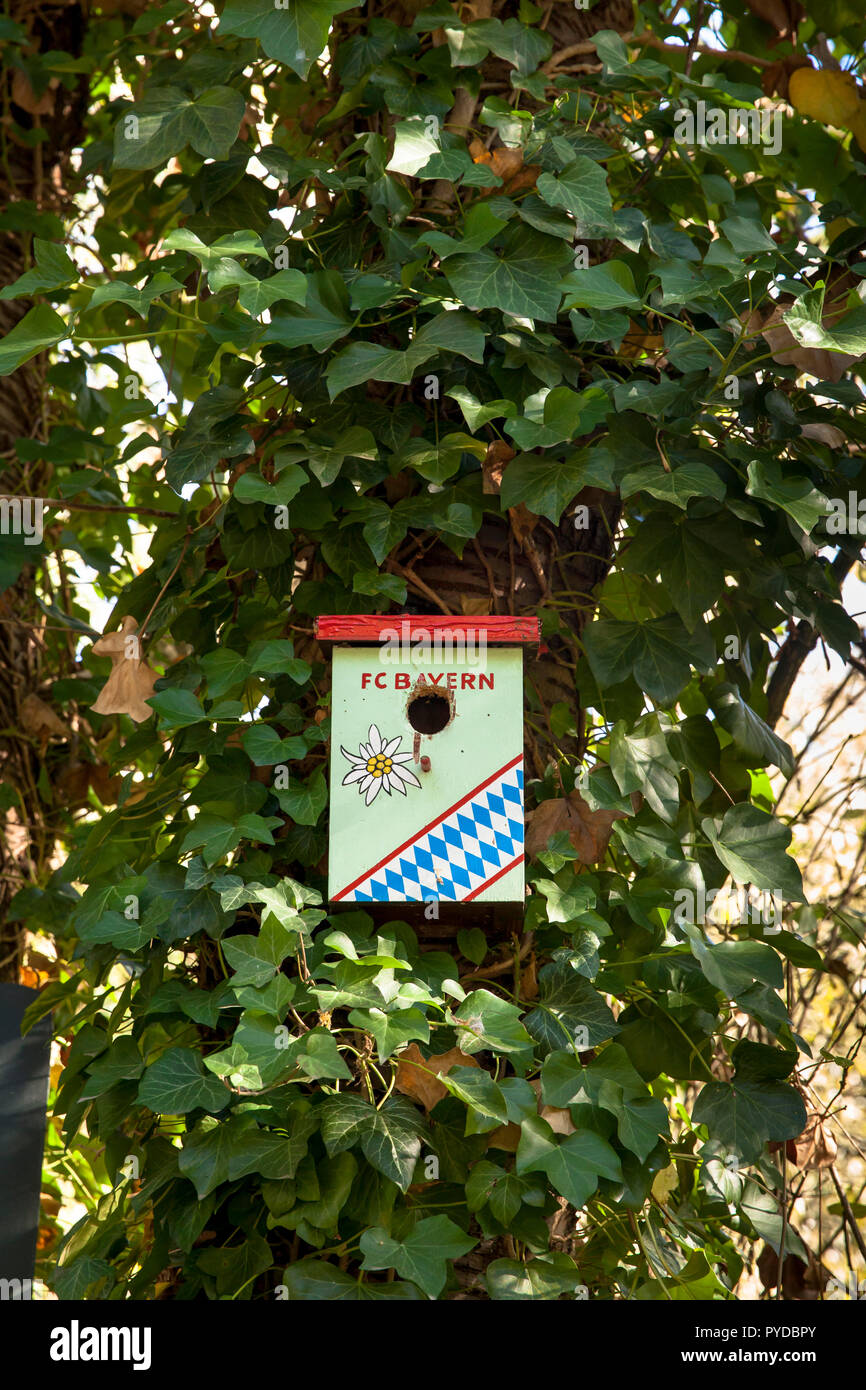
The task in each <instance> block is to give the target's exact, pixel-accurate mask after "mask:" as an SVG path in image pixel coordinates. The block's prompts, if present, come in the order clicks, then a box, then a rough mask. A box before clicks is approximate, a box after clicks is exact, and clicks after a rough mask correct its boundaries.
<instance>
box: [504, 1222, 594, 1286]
mask: <svg viewBox="0 0 866 1390" xmlns="http://www.w3.org/2000/svg"><path fill="white" fill-rule="evenodd" d="M503 1224H506V1223H503ZM484 1277H485V1280H486V1282H487V1291H488V1293H489V1294H490V1297H491V1299H494V1300H495V1301H497V1302H502V1301H513V1300H515V1299H526V1298H532V1299H540V1298H543V1299H547V1300H550V1299H555V1298H558V1297H559V1295H560V1294H572V1295H573V1294H574V1293H575V1291H576V1290H577V1289H579V1288H581V1287H583V1285H582V1280H581V1274H580V1271H579V1269H578V1268H577V1265H576V1264H575V1263H574V1260H573V1259H572V1258H571V1256H570V1255H566V1254H564V1253H563V1252H562V1251H561V1250H553V1251H551V1252H550V1253H549V1254H547V1255H542V1256H541V1257H540V1258H539V1259H536V1260H528V1261H527V1262H526V1264H524V1263H522V1261H520V1260H493V1261H492V1262H491V1263H490V1264H489V1265H488V1266H487V1270H486V1272H485V1276H484Z"/></svg>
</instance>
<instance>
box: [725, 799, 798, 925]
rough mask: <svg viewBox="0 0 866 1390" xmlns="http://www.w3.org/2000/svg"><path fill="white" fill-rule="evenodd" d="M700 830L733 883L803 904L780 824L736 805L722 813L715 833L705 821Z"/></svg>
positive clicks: (754, 808) (755, 810)
mask: <svg viewBox="0 0 866 1390" xmlns="http://www.w3.org/2000/svg"><path fill="white" fill-rule="evenodd" d="M701 828H702V829H703V832H704V834H705V835H706V836H707V838H708V839H709V841H710V843H711V844H712V846H713V849H714V850H715V851H716V854H717V855H718V857H719V859H720V860H721V861H722V863H723V864H724V866H725V868H726V869H727V870H728V872H729V873H730V874H732V875H733V877H734V880H735V882H737V883H744V884H745V883H751V884H753V885H754V886H755V887H756V888H760V889H763V890H764V891H767V890H769V891H770V892H774V893H776V892H777V893H780V894H781V895H782V896H783V897H785V898H787V899H788V900H789V901H791V902H804V901H805V899H804V897H803V880H802V877H801V874H800V870H799V868H798V866H797V863H796V861H795V860H794V859H792V858H791V856H790V855H788V854H786V853H785V851H786V849H787V847H788V845H789V844H790V843H791V831H790V830H789V829H788V827H787V826H786V825H783V823H782V822H781V821H780V820H776V819H775V818H774V817H773V816H769V815H767V813H766V811H761V810H760V809H759V808H758V807H757V806H752V805H751V803H750V802H740V803H739V804H738V805H736V806H731V807H729V809H728V810H727V811H726V812H725V814H724V817H723V819H722V824H721V828H720V829H719V830H717V829H716V826H715V822H714V821H712V820H710V819H709V818H707V819H706V820H703V821H702V822H701Z"/></svg>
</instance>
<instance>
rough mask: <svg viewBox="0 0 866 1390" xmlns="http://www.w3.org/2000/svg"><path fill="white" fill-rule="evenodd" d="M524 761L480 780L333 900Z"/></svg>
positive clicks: (516, 760)
mask: <svg viewBox="0 0 866 1390" xmlns="http://www.w3.org/2000/svg"><path fill="white" fill-rule="evenodd" d="M522 761H523V754H522V753H518V755H517V757H516V758H512V759H511V762H510V763H506V764H505V766H504V767H500V768H499V770H498V771H497V772H494V773H492V774H491V775H490V776H489V777H487V778H485V780H484V781H483V782H479V784H478V786H477V787H473V788H472V791H471V792H467V793H466V795H465V796H462V797H461V798H460V800H459V801H455V803H454V805H453V806H449V807H448V810H447V811H443V812H442V814H441V816H437V817H436V819H435V820H431V822H430V824H429V825H425V826H423V827H422V829H421V830H418V831H416V833H415V834H414V835H412V836H410V838H409V839H408V840H405V841H404V843H403V844H402V845H400V846H398V848H397V849H394V850H392V851H391V853H390V854H386V855H385V857H384V859H380V860H379V862H378V864H374V865H373V867H372V869H366V870H365V871H364V873H362V874H359V876H358V877H357V878H355V879H353V880H352V882H351V883H347V884H346V887H345V888H341V889H340V891H339V893H335V894H334V896H333V897H332V898H331V902H332V903H336V902H339V901H340V898H344V897H345V896H346V894H347V893H351V891H352V889H353V888H357V886H358V884H359V883H363V882H364V879H365V878H372V877H373V875H374V874H377V873H378V872H379V870H380V869H383V868H384V867H385V865H386V864H390V862H391V860H392V859H396V858H397V855H398V854H402V853H403V851H404V850H407V849H408V848H409V846H410V845H414V844H415V842H416V841H417V840H420V839H421V836H422V835H426V834H427V831H428V830H435V828H436V826H437V825H441V823H442V821H444V820H447V819H448V817H449V816H450V815H453V813H454V812H455V811H459V810H460V807H461V806H465V805H466V802H467V801H471V800H472V798H473V796H477V795H478V793H479V792H483V791H484V788H485V787H489V786H490V783H491V782H495V781H496V780H497V778H499V777H502V776H504V774H505V773H506V772H510V771H511V769H512V768H513V767H516V766H517V764H518V763H519V762H522ZM497 877H498V875H497ZM489 881H490V882H492V881H493V880H492V879H491V880H489ZM482 887H486V885H485V884H482ZM476 891H477V892H480V891H481V890H480V889H476ZM461 901H463V900H461Z"/></svg>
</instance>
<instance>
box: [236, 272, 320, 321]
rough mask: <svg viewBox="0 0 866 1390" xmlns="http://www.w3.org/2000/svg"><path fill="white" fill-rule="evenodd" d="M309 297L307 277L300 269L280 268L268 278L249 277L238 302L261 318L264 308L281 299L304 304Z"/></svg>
mask: <svg viewBox="0 0 866 1390" xmlns="http://www.w3.org/2000/svg"><path fill="white" fill-rule="evenodd" d="M306 297H307V277H306V275H303V274H302V273H301V271H300V270H278V271H277V273H276V275H271V276H269V277H268V279H267V280H255V279H248V280H246V281H245V283H243V284H242V285H241V287H240V292H239V294H238V302H239V303H240V306H241V308H242V309H246V311H247V313H248V314H252V315H253V317H254V318H259V317H260V316H261V314H262V311H263V310H264V309H270V307H271V305H272V304H278V303H279V302H280V301H281V300H289V301H290V302H291V303H292V304H303V303H304V301H305V299H306Z"/></svg>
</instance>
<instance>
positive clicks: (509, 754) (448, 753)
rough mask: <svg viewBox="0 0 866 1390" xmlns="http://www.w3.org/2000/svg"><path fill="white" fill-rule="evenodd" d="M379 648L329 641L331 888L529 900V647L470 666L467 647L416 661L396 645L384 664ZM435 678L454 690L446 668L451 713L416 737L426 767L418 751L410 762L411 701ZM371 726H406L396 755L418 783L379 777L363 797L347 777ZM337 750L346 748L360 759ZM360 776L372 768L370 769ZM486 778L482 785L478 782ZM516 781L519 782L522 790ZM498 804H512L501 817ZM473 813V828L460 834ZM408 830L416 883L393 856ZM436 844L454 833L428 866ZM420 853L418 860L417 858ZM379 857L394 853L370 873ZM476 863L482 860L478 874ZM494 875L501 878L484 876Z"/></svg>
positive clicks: (338, 892) (383, 897) (389, 735)
mask: <svg viewBox="0 0 866 1390" xmlns="http://www.w3.org/2000/svg"><path fill="white" fill-rule="evenodd" d="M382 652H383V649H382V648H380V647H337V648H335V649H334V654H333V684H332V697H331V698H332V723H331V788H330V855H329V885H328V886H329V895H330V898H331V899H332V900H334V899H339V900H340V901H347V902H350V901H360V902H363V901H375V900H377V898H378V900H380V901H389V902H406V901H430V900H431V899H435V900H437V901H442V902H446V901H447V902H452V901H455V899H456V900H461V899H468V898H470V897H471V900H472V901H476V902H485V901H486V902H522V901H523V896H524V881H523V796H522V766H523V763H522V753H523V652H522V649H520V648H513V647H507V648H496V649H494V650H493V651H490V650H488V651H487V653H485V654H484V658H483V664H482V663H481V662H479V664H478V665H470V664H469V663H468V662H467V661H466V658H465V657H464V658H463V660H462V661H461V662H456V661H455V660H454V657H453V656H452V657H450V658H449V656H448V654H447V653H440V654H438V655H437V654H434V655H432V656H430V657H425V659H424V661H423V664H421V665H417V664H413V662H412V659H411V655H410V654H407V656H406V657H405V658H400V657H399V656H398V655H397V654H396V653H394V654H393V657H392V660H391V661H390V662H389V663H387V664H386V663H384V662H383V661H382V660H381V656H382ZM388 654H389V655H392V654H391V653H388ZM422 677H423V678H424V679H423V680H422V679H421V678H422ZM435 677H439V678H440V679H439V688H440V689H448V686H449V678H450V694H451V695H452V696H453V716H452V718H451V720H450V723H449V724H448V725H447V727H446V728H444V729H442V730H441V731H440V732H438V733H435V734H429V735H428V734H422V735H421V736H420V746H419V749H418V756H419V759H420V758H421V757H424V756H425V755H426V756H427V757H429V759H430V771H429V772H423V771H422V770H421V767H420V762H418V763H416V762H415V761H414V752H415V748H414V741H415V738H416V732H415V730H414V729H413V727H412V725H411V724H410V722H409V718H408V715H407V705H408V703H409V700H410V697H411V696H412V695H413V694H415V693H416V692H417V691H419V690H424V689H431V688H433V687H434V686H435V684H436V682H435V679H434V678H435ZM482 677H483V680H482ZM377 681H378V685H377ZM407 681H408V683H409V684H408V688H407ZM491 684H492V688H490V687H491ZM371 725H373V726H375V728H376V729H377V730H378V733H379V736H380V738H381V740H382V743H383V744H388V743H389V742H390V741H391V740H393V739H394V738H396V737H398V736H399V738H400V744H399V746H398V747H396V748H394V749H393V750H392V751H393V753H394V754H395V755H397V756H399V755H400V754H402V753H409V754H410V755H413V757H412V758H410V760H409V761H408V762H405V763H402V764H398V765H397V766H398V767H399V766H402V767H404V768H406V769H408V771H409V772H411V773H413V774H414V776H415V777H416V778H417V780H418V782H419V783H420V786H414V785H411V784H410V785H406V784H405V783H404V785H405V786H406V793H405V795H401V794H400V793H399V792H398V791H397V790H396V789H392V791H391V792H390V794H388V792H387V791H386V790H385V786H384V784H381V785H380V787H379V790H378V792H377V793H376V795H375V796H374V798H373V800H372V801H371V803H370V804H369V805H368V804H367V802H366V796H367V793H366V792H362V791H360V790H359V787H360V785H361V784H360V781H357V780H356V781H355V782H353V783H349V784H348V785H346V784H345V783H344V779H345V778H346V776H347V775H348V774H350V773H351V772H352V770H353V767H354V766H356V765H358V764H360V762H361V761H362V760H366V755H365V754H364V752H363V751H362V749H361V745H362V744H363V745H365V746H366V747H371V746H372V744H371V733H370V727H371ZM341 749H345V750H346V752H347V753H351V754H352V755H353V756H354V758H355V759H356V763H355V764H353V763H352V762H351V761H350V760H349V759H348V758H347V757H346V756H345V754H344V752H342V751H341ZM515 760H516V761H515ZM508 764H512V765H513V766H512V767H511V769H510V770H508V771H506V772H505V773H504V774H503V773H502V769H503V768H505V767H506V766H507V765H508ZM497 774H501V776H497ZM363 775H364V776H366V775H367V772H366V768H364V771H363ZM489 779H492V780H489ZM486 782H487V783H488V786H487V788H482V784H484V783H486ZM515 783H518V784H519V785H520V787H521V790H520V795H519V801H518V799H517V793H516V789H515ZM479 788H481V790H478V791H477V792H476V789H479ZM472 792H476V795H475V796H474V797H471V798H470V799H469V801H468V802H467V803H466V805H465V806H464V807H463V808H461V810H460V814H461V815H462V817H463V819H462V821H460V820H457V819H456V817H457V816H458V812H457V811H456V810H453V809H452V808H455V806H456V805H457V803H459V802H461V801H463V799H464V798H466V797H467V795H468V794H469V793H472ZM500 792H501V793H502V796H501V797H500V795H499V793H500ZM509 798H511V799H509ZM500 804H502V805H504V806H505V815H504V817H503V815H500V813H499V806H500ZM446 812H451V815H450V816H448V817H446V820H445V822H441V821H440V826H439V827H438V828H437V827H435V826H434V827H433V829H432V830H431V831H430V832H429V835H430V836H432V837H433V839H432V841H430V840H429V839H428V838H426V837H425V838H423V839H418V837H419V836H420V835H421V833H422V832H423V831H424V830H425V827H430V826H431V823H433V822H436V821H437V820H440V818H441V817H443V815H444V814H445V813H446ZM488 821H490V825H488V824H487V822H488ZM470 823H471V825H472V826H473V827H474V829H472V830H469V831H467V832H466V833H464V829H465V827H466V826H467V825H468V824H470ZM446 830H447V831H448V832H449V834H450V836H451V838H452V839H454V838H457V840H458V841H460V840H461V837H462V853H461V845H460V843H458V844H457V846H456V847H455V846H453V845H452V844H451V843H450V841H445V840H444V838H443V837H444V835H445V831H446ZM497 834H498V835H499V838H498V839H497V838H496V836H497ZM518 834H519V838H518ZM476 835H477V836H480V837H481V838H483V839H484V841H485V849H484V850H483V851H482V850H481V849H480V847H479V845H477V844H475V843H474V836H476ZM413 839H414V841H415V844H414V847H412V846H410V849H409V851H407V852H404V853H403V854H402V855H401V856H400V858H401V859H402V861H403V865H405V864H406V863H407V862H408V863H409V864H410V865H413V866H414V871H417V873H418V875H419V881H418V882H416V881H415V880H414V879H413V878H412V876H411V874H409V875H407V874H406V873H404V871H403V868H402V867H401V864H400V862H399V860H397V861H395V860H393V859H392V858H391V857H392V856H393V855H394V854H395V852H396V851H397V850H399V849H400V847H401V846H404V845H406V843H407V842H411V841H413ZM431 843H432V845H433V847H434V851H436V847H437V846H440V845H441V844H442V843H447V844H448V850H449V867H448V868H446V867H444V866H443V864H442V863H441V862H440V861H439V860H438V859H435V860H434V867H433V870H432V872H431V871H430V869H429V867H428V865H427V858H428V856H429V854H430V849H429V845H430V844H431ZM436 852H438V851H436ZM415 854H417V855H418V863H417V864H414V861H413V855H415ZM497 855H498V858H497V857H496V856H497ZM515 860H519V862H517V863H515V862H514V861H515ZM382 861H389V864H387V865H385V866H383V868H382V869H381V870H379V872H378V873H372V871H373V870H374V869H376V867H377V866H379V865H381V864H382ZM479 865H481V866H483V871H484V872H483V873H481V874H479ZM508 865H513V867H507V866H508ZM386 868H388V871H389V872H388V875H386ZM371 874H372V878H371V877H370V876H371ZM452 875H453V877H452ZM395 879H396V881H395ZM490 879H492V880H494V881H492V882H489V881H488V880H490ZM359 880H363V882H358V881H359ZM467 880H468V882H467ZM356 884H357V886H356V887H354V888H353V887H352V885H356ZM444 885H450V888H449V887H447V886H444ZM347 890H348V891H347Z"/></svg>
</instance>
